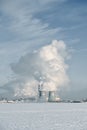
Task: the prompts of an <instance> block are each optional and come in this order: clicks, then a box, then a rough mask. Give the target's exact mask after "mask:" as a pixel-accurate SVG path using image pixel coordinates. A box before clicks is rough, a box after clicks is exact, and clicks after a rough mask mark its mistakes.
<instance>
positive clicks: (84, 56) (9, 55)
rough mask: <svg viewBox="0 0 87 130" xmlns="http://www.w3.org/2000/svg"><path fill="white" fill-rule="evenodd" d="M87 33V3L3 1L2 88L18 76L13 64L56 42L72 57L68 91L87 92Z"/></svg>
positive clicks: (0, 7)
mask: <svg viewBox="0 0 87 130" xmlns="http://www.w3.org/2000/svg"><path fill="white" fill-rule="evenodd" d="M86 34H87V1H86V0H44V1H41V0H32V1H31V0H15V1H14V0H9V1H7V0H0V86H3V85H4V84H6V83H7V82H9V81H10V80H12V78H13V77H15V74H14V73H13V71H12V70H11V67H10V64H11V63H15V62H17V61H18V60H19V58H20V57H21V56H22V55H25V54H27V53H28V52H29V51H31V50H33V49H37V48H40V47H41V46H43V45H46V44H49V43H50V42H51V41H52V40H54V39H56V40H64V42H65V43H66V45H67V47H68V48H69V49H70V51H71V55H72V57H71V59H70V60H69V61H68V64H69V70H68V74H69V77H70V79H71V83H70V88H69V90H68V91H69V92H71V91H72V92H73V93H74V92H75V91H77V93H78V92H79V91H82V90H85V89H86V90H87V79H86V78H87V43H86V42H87V36H86ZM83 95H84V94H83Z"/></svg>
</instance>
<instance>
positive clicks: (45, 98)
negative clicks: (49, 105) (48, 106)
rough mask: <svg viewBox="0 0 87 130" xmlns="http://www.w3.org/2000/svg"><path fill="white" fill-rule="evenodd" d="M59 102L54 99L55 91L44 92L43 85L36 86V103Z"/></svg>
mask: <svg viewBox="0 0 87 130" xmlns="http://www.w3.org/2000/svg"><path fill="white" fill-rule="evenodd" d="M57 100H59V98H57V97H56V91H46V90H44V89H43V84H41V85H38V101H39V102H55V101H57Z"/></svg>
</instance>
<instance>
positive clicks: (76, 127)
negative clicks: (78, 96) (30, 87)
mask: <svg viewBox="0 0 87 130" xmlns="http://www.w3.org/2000/svg"><path fill="white" fill-rule="evenodd" d="M0 130H87V103H79V104H75V103H21V104H11V103H8V104H7V103H6V104H0Z"/></svg>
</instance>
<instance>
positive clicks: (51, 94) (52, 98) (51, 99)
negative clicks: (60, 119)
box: [48, 91, 55, 102]
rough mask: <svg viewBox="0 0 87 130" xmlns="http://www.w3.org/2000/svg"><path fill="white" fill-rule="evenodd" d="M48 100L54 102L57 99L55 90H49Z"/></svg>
mask: <svg viewBox="0 0 87 130" xmlns="http://www.w3.org/2000/svg"><path fill="white" fill-rule="evenodd" d="M48 96H49V97H48V101H49V102H53V101H55V91H49V95H48Z"/></svg>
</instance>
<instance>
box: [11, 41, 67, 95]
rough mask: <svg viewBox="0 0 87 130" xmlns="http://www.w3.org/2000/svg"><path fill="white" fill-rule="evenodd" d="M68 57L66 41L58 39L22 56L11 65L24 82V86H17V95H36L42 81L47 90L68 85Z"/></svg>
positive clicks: (44, 88)
mask: <svg viewBox="0 0 87 130" xmlns="http://www.w3.org/2000/svg"><path fill="white" fill-rule="evenodd" d="M67 58H68V53H67V48H66V45H65V43H64V42H63V41H57V40H54V41H53V42H52V43H51V44H49V45H45V46H44V47H42V48H40V49H39V50H35V51H33V52H30V53H28V54H27V55H25V56H23V57H21V58H20V60H19V62H18V63H16V64H12V65H11V68H12V70H13V71H14V72H15V73H16V74H17V75H18V79H20V80H21V82H23V85H22V87H16V88H15V95H16V96H18V95H19V94H21V95H35V94H36V93H37V86H38V84H39V83H41V82H42V83H43V90H46V91H52V90H54V91H55V90H57V89H58V88H59V87H61V86H65V85H67V83H68V82H69V79H68V76H67V73H66V71H67V68H68V65H67V64H66V63H65V61H66V59H67Z"/></svg>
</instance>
